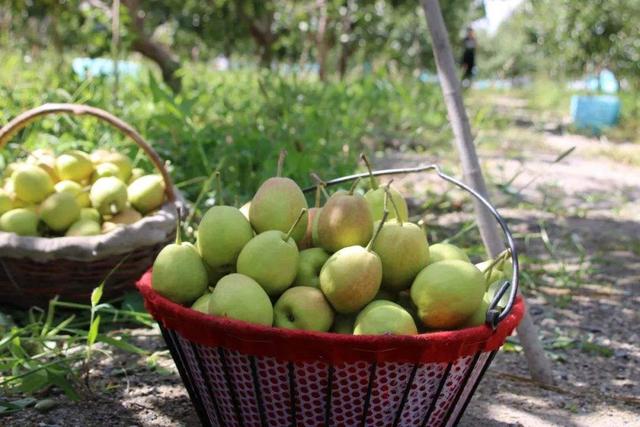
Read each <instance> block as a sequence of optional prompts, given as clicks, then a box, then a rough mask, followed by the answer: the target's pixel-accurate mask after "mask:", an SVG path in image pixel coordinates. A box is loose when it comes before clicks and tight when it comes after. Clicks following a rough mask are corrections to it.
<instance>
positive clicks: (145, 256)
mask: <svg viewBox="0 0 640 427" xmlns="http://www.w3.org/2000/svg"><path fill="white" fill-rule="evenodd" d="M53 114H71V115H76V116H93V117H95V118H97V119H100V120H102V121H104V122H106V123H107V124H109V125H111V126H113V127H114V128H115V129H117V130H118V131H120V132H121V133H122V134H124V135H125V136H126V137H128V138H129V139H131V140H133V142H135V143H136V144H137V145H138V147H140V148H141V149H142V151H143V152H144V153H145V154H146V155H147V157H148V158H149V159H150V161H151V162H152V163H153V165H154V166H155V168H156V169H157V171H158V173H159V174H160V176H161V177H162V179H163V181H164V191H165V195H166V197H165V201H164V203H163V204H162V206H160V208H159V209H157V210H156V211H155V212H153V213H151V214H150V215H148V216H146V217H144V218H142V219H140V220H139V221H137V222H135V223H133V224H131V225H127V226H122V227H118V228H117V229H115V230H114V231H111V232H109V233H106V234H103V235H95V236H86V237H56V238H44V237H25V236H19V235H17V234H14V233H7V232H1V231H0V301H1V302H2V303H5V304H11V305H15V306H21V307H29V306H32V305H39V306H43V305H46V304H47V302H48V301H49V300H50V299H51V298H52V297H54V296H55V295H59V296H60V297H61V298H62V299H64V300H67V301H80V302H88V301H89V296H90V295H91V291H92V289H93V288H94V287H96V286H97V285H98V284H100V283H101V282H102V281H104V280H105V279H106V281H105V287H104V295H105V297H106V298H110V297H115V296H117V295H119V294H120V293H122V291H123V290H124V289H126V288H130V287H133V285H134V284H135V281H136V280H137V279H138V278H139V277H140V275H141V274H142V273H144V271H145V270H147V269H148V268H149V266H150V265H151V264H152V263H153V259H154V258H155V256H156V255H157V253H158V252H159V251H160V250H161V249H162V247H163V246H164V245H166V244H167V242H168V241H171V240H172V239H173V238H174V236H175V230H176V220H177V218H176V215H177V205H176V203H177V202H176V193H175V190H174V187H173V184H172V181H171V178H170V177H169V174H168V172H167V170H166V169H165V168H164V165H163V163H162V160H161V159H160V157H159V156H158V154H157V153H156V152H155V151H154V150H153V149H152V148H151V147H150V146H149V144H147V143H146V142H145V141H144V139H143V138H142V136H140V134H139V133H138V132H136V131H135V130H134V129H133V128H132V127H131V126H130V125H129V124H127V123H125V122H124V121H122V120H120V119H119V118H117V117H115V116H114V115H112V114H110V113H108V112H106V111H104V110H101V109H98V108H94V107H89V106H86V105H77V104H45V105H42V106H40V107H38V108H35V109H32V110H28V111H26V112H24V113H22V114H20V115H19V116H17V117H15V118H14V119H13V120H11V121H10V122H9V123H7V124H6V125H5V126H3V127H2V128H1V129H0V148H2V147H4V146H5V145H6V144H7V143H8V141H9V140H10V138H11V137H13V136H14V135H15V134H16V133H17V132H18V131H20V130H21V129H23V128H24V127H25V126H27V125H29V124H30V123H32V122H33V121H34V120H36V119H37V118H40V117H43V116H47V115H53ZM116 267H117V268H116Z"/></svg>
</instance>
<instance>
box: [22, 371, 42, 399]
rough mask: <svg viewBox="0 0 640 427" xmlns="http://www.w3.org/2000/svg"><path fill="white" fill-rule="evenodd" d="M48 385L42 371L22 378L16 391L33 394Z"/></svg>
mask: <svg viewBox="0 0 640 427" xmlns="http://www.w3.org/2000/svg"><path fill="white" fill-rule="evenodd" d="M47 384H49V381H48V378H47V373H46V372H45V371H44V370H38V371H35V372H32V373H30V374H28V375H26V376H24V377H22V379H21V381H20V384H19V385H18V387H17V388H18V390H20V391H21V392H23V393H33V392H35V391H38V390H40V389H41V388H43V387H44V386H46V385H47Z"/></svg>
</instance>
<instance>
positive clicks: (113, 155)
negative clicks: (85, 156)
mask: <svg viewBox="0 0 640 427" xmlns="http://www.w3.org/2000/svg"><path fill="white" fill-rule="evenodd" d="M91 160H92V161H93V163H94V164H95V165H96V169H98V165H101V164H104V163H111V164H113V165H115V166H116V167H117V169H118V171H117V173H116V175H111V176H117V177H118V178H120V180H121V181H123V182H128V181H129V178H130V177H131V175H132V173H133V170H132V167H133V166H132V164H131V159H129V157H128V156H126V155H124V154H122V153H119V152H117V151H108V150H97V151H94V152H93V153H91Z"/></svg>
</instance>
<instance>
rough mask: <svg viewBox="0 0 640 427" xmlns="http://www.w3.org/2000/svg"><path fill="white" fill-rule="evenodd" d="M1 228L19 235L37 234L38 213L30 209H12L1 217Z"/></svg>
mask: <svg viewBox="0 0 640 427" xmlns="http://www.w3.org/2000/svg"><path fill="white" fill-rule="evenodd" d="M0 229H1V230H2V231H6V232H8V233H16V234H17V235H19V236H37V235H38V215H36V214H35V213H34V212H33V211H32V210H30V209H23V208H18V209H12V210H10V211H8V212H5V213H4V214H3V215H2V216H1V217H0Z"/></svg>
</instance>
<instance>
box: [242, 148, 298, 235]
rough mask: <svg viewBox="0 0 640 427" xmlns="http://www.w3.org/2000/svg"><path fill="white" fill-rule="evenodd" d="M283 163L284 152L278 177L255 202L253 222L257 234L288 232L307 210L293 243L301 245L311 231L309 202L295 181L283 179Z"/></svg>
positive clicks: (265, 185) (251, 209)
mask: <svg viewBox="0 0 640 427" xmlns="http://www.w3.org/2000/svg"><path fill="white" fill-rule="evenodd" d="M283 161H284V152H281V153H280V159H279V160H278V174H277V176H276V177H273V178H269V179H267V180H266V181H265V182H264V183H263V184H262V185H261V186H260V188H258V191H257V192H256V194H255V195H254V196H253V199H252V200H251V205H250V206H249V221H250V222H251V225H252V226H253V228H254V229H255V230H256V233H262V232H264V231H267V230H279V231H282V232H285V233H286V232H287V231H288V230H289V228H290V227H291V224H293V223H294V222H295V221H296V218H297V217H298V214H299V213H300V210H301V209H305V215H304V217H303V218H302V220H300V221H298V222H297V225H296V227H295V228H294V230H293V234H292V235H291V236H292V237H293V240H295V241H296V242H299V241H301V240H302V238H303V237H304V234H305V231H306V230H307V213H306V212H307V211H306V209H307V199H305V197H304V194H303V193H302V190H301V189H300V187H298V184H296V183H295V181H293V180H292V179H289V178H282V177H281V176H280V175H281V173H282V163H283Z"/></svg>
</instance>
